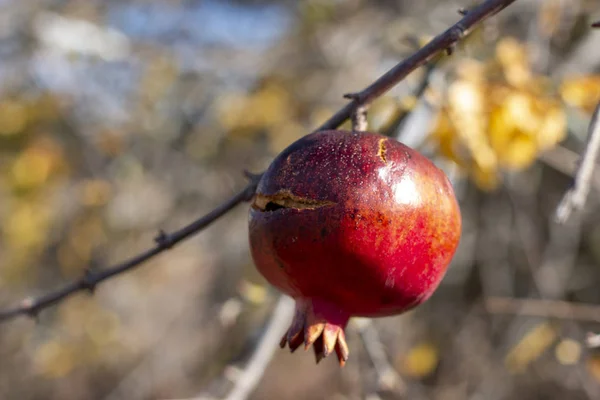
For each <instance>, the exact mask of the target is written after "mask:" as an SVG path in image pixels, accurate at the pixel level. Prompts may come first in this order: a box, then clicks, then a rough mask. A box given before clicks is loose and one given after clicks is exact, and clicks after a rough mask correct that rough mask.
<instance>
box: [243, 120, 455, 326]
mask: <svg viewBox="0 0 600 400" xmlns="http://www.w3.org/2000/svg"><path fill="white" fill-rule="evenodd" d="M381 143H383V144H384V147H385V151H384V154H383V155H382V153H381V152H380V144H381ZM286 192H289V193H291V194H292V195H294V196H297V197H299V198H303V199H308V200H311V201H314V200H318V201H323V202H332V203H334V204H330V205H326V206H322V207H318V208H314V209H294V208H283V209H278V210H275V211H263V210H260V209H258V208H257V207H252V208H251V210H250V224H249V229H250V232H249V235H250V244H251V250H252V256H253V258H254V260H255V263H256V266H257V268H258V270H259V271H260V272H261V273H262V275H263V276H264V277H265V278H266V279H267V280H268V281H269V282H270V283H271V284H273V285H274V286H276V287H277V288H279V289H280V290H281V291H283V292H284V293H286V294H288V295H290V296H292V297H294V298H297V299H302V298H304V299H306V298H308V299H318V300H320V301H324V302H326V303H329V304H332V305H334V306H335V307H339V309H340V311H341V312H342V314H347V315H348V316H351V315H356V316H366V317H379V316H386V315H393V314H399V313H402V312H404V311H406V310H408V309H410V308H412V307H414V306H416V305H418V304H420V303H422V302H423V301H425V300H426V299H428V298H429V297H430V296H431V294H432V293H433V292H434V290H435V289H436V288H437V286H438V285H439V283H440V281H441V279H442V278H443V276H444V274H445V272H446V269H447V267H448V264H449V263H450V261H451V259H452V256H453V255H454V252H455V250H456V247H457V246H458V242H459V239H460V231H461V218H460V211H459V208H458V204H457V202H456V199H455V196H454V192H453V189H452V186H451V184H450V182H449V181H448V179H447V177H446V176H445V174H444V173H443V172H442V171H441V170H440V169H438V168H437V167H436V166H435V165H434V164H433V163H432V162H431V161H429V160H428V159H427V158H425V157H424V156H422V155H421V154H419V153H418V152H417V151H415V150H413V149H411V148H409V147H407V146H405V145H403V144H401V143H399V142H397V141H395V140H393V139H391V138H387V137H384V136H380V135H377V134H373V133H358V134H357V133H352V132H344V131H326V132H319V133H315V134H311V135H308V136H305V137H304V138H302V139H300V140H298V141H297V142H295V143H293V144H292V145H291V146H290V147H288V148H287V149H286V150H284V151H283V152H282V153H281V154H280V155H279V156H278V157H277V158H276V159H275V160H274V161H273V163H272V164H271V166H270V167H269V169H268V170H267V171H266V173H265V174H264V176H263V178H262V179H261V181H260V183H259V186H258V189H257V193H258V194H259V195H263V196H276V195H277V194H278V193H279V194H281V193H286ZM342 319H344V318H343V317H342Z"/></svg>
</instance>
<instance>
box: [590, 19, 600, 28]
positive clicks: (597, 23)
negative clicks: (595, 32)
mask: <svg viewBox="0 0 600 400" xmlns="http://www.w3.org/2000/svg"><path fill="white" fill-rule="evenodd" d="M592 28H600V21H597V22H594V23H593V24H592Z"/></svg>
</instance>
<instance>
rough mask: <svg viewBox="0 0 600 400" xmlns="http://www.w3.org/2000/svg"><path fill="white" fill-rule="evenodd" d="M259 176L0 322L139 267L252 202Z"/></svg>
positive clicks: (5, 314) (9, 313)
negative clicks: (142, 246)
mask: <svg viewBox="0 0 600 400" xmlns="http://www.w3.org/2000/svg"><path fill="white" fill-rule="evenodd" d="M259 178H260V175H255V176H253V177H252V179H251V181H250V183H249V184H248V186H247V187H246V188H244V190H242V191H240V192H239V193H238V194H236V195H235V196H233V197H231V198H230V199H229V200H227V201H226V202H224V203H223V204H221V205H219V206H218V207H217V208H215V209H214V210H212V211H211V212H209V213H208V214H206V215H204V216H203V217H201V218H199V219H197V220H196V221H194V222H192V223H191V224H189V225H187V226H185V227H183V228H181V229H180V230H178V231H175V232H173V233H170V234H167V233H166V232H164V231H160V233H159V234H158V236H157V237H156V239H155V241H156V245H155V246H154V247H153V248H151V249H149V250H146V251H145V252H143V253H141V254H139V255H137V256H135V257H133V258H131V259H129V260H127V261H124V262H122V263H120V264H117V265H115V266H113V267H110V268H107V269H105V270H101V271H88V272H87V273H86V274H85V275H84V276H83V277H82V278H81V279H79V280H78V281H75V282H72V283H70V284H68V285H66V286H64V287H63V288H62V289H60V290H57V291H55V292H51V293H48V294H46V295H44V296H41V297H38V298H36V299H25V300H23V301H21V304H19V305H18V306H16V307H15V308H12V309H8V310H5V311H1V312H0V323H1V322H5V321H8V320H10V319H12V318H15V317H17V316H21V315H27V316H30V317H35V316H36V315H37V314H38V313H39V312H40V311H41V310H42V309H44V308H47V307H50V306H52V305H54V304H56V303H58V302H60V301H62V300H63V299H65V298H67V297H69V296H71V295H72V294H74V293H77V292H80V291H90V292H93V291H94V289H95V288H96V286H97V285H98V284H99V283H101V282H103V281H105V280H107V279H109V278H111V277H113V276H115V275H119V274H122V273H124V272H127V271H129V270H132V269H133V268H135V267H137V266H139V265H140V264H142V263H143V262H145V261H147V260H149V259H151V258H152V257H154V256H156V255H158V254H160V253H162V252H164V251H166V250H169V249H170V248H172V247H173V246H175V245H176V244H178V243H179V242H181V241H183V240H185V239H188V238H190V237H191V236H193V235H194V234H196V233H198V232H200V231H201V230H202V229H204V228H206V227H207V226H209V225H210V224H211V223H213V222H215V221H216V220H217V219H219V218H220V217H222V216H223V215H225V214H226V213H227V212H229V211H231V210H232V209H233V208H234V207H235V206H237V205H238V204H240V203H242V202H245V201H250V199H252V197H253V196H254V192H255V191H256V186H257V185H258V179H259Z"/></svg>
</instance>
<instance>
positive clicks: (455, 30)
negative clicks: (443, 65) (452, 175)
mask: <svg viewBox="0 0 600 400" xmlns="http://www.w3.org/2000/svg"><path fill="white" fill-rule="evenodd" d="M515 1H516V0H487V1H485V2H483V3H482V4H480V5H479V6H477V7H475V8H473V9H471V10H469V12H468V13H467V15H465V16H464V17H463V18H462V19H461V20H460V21H458V22H457V23H456V24H454V25H452V26H451V27H450V28H448V29H447V30H446V31H445V32H443V33H441V34H440V35H438V36H436V37H435V38H433V40H431V41H430V42H429V43H427V44H426V45H425V46H424V47H422V48H421V49H419V50H418V51H417V52H415V53H414V54H413V55H411V56H410V57H408V58H406V59H405V60H404V61H402V62H401V63H399V64H397V65H396V66H395V67H393V68H392V69H391V70H389V71H388V72H387V73H385V74H384V75H383V76H382V77H381V78H379V79H377V80H376V81H375V82H373V84H371V85H370V86H369V87H367V88H366V89H364V90H362V91H361V92H358V93H356V96H354V99H353V100H352V101H351V102H350V103H348V104H347V105H346V106H345V107H344V108H342V109H341V110H340V111H338V112H337V113H336V114H335V115H334V116H333V117H331V118H330V119H329V120H328V121H326V122H325V123H324V124H323V125H321V126H320V127H319V128H318V129H317V130H326V129H335V128H337V127H338V126H340V125H341V124H343V123H344V121H346V120H347V119H348V118H350V117H351V115H352V113H353V112H354V110H355V109H356V108H357V107H358V106H360V105H368V104H370V103H371V102H372V101H373V100H375V99H376V98H378V97H379V96H381V95H382V94H384V93H385V92H387V91H388V90H390V89H391V88H392V87H394V86H395V85H396V84H398V82H400V81H402V80H403V79H404V78H405V77H406V76H407V75H408V74H409V73H411V72H412V71H414V70H415V69H417V68H419V67H420V66H422V65H424V64H425V63H426V62H427V61H429V60H430V59H431V58H433V57H434V56H435V55H436V54H438V53H439V52H440V51H445V50H446V49H447V48H449V47H451V46H452V45H453V44H455V43H456V42H458V41H459V40H460V39H462V38H463V37H464V36H466V35H467V34H468V33H469V32H470V31H471V29H472V28H473V27H474V26H475V25H477V24H478V23H480V22H481V21H483V20H485V19H487V18H489V17H491V16H492V15H494V14H496V13H498V12H499V11H501V10H502V9H504V8H505V7H507V6H509V5H510V4H512V3H514V2H515Z"/></svg>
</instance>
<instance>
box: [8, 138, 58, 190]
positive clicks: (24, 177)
mask: <svg viewBox="0 0 600 400" xmlns="http://www.w3.org/2000/svg"><path fill="white" fill-rule="evenodd" d="M62 158H63V154H62V150H61V148H60V147H59V146H58V145H56V143H54V142H53V141H51V140H50V139H41V140H39V141H37V142H35V143H34V144H32V145H31V146H30V147H29V148H27V149H26V150H25V151H24V152H23V153H21V154H20V155H19V157H17V159H16V160H15V162H14V163H13V165H12V168H11V172H12V181H13V184H14V185H15V186H16V187H17V188H19V189H34V188H36V187H38V186H41V185H43V184H44V183H46V182H47V181H48V179H49V178H50V177H51V176H52V175H53V174H54V173H56V172H58V171H59V170H60V169H61V168H62V167H63V160H62Z"/></svg>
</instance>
